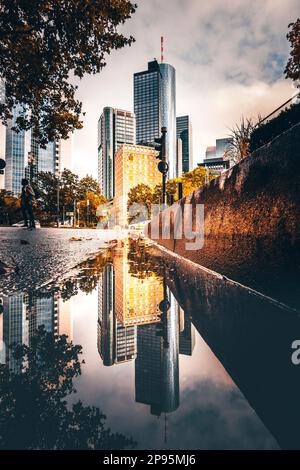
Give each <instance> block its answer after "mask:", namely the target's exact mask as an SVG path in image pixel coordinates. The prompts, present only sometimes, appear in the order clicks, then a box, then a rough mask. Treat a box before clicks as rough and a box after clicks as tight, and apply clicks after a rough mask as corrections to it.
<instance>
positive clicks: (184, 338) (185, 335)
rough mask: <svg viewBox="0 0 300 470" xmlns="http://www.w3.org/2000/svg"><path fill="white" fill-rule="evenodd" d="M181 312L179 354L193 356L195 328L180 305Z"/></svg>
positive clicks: (179, 310)
mask: <svg viewBox="0 0 300 470" xmlns="http://www.w3.org/2000/svg"><path fill="white" fill-rule="evenodd" d="M178 312H179V354H183V355H185V356H192V354H193V351H194V347H195V327H194V325H193V324H192V322H191V319H190V317H189V316H188V315H187V314H186V313H185V312H184V311H183V310H182V308H181V307H180V305H179V304H178Z"/></svg>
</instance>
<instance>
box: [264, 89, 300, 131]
mask: <svg viewBox="0 0 300 470" xmlns="http://www.w3.org/2000/svg"><path fill="white" fill-rule="evenodd" d="M297 97H298V98H300V92H298V93H296V94H295V95H294V96H292V98H290V99H289V100H287V101H286V102H285V103H283V104H282V105H281V106H279V107H278V108H276V109H275V110H274V111H272V112H271V113H270V114H268V116H266V117H264V118H263V119H261V120H260V121H258V123H257V124H256V126H255V127H257V126H260V125H261V124H262V123H263V122H265V121H266V120H267V119H269V118H270V117H271V116H273V114H275V113H277V111H279V110H280V109H281V108H283V107H284V106H286V105H287V104H288V103H290V102H291V101H292V100H293V99H295V98H297Z"/></svg>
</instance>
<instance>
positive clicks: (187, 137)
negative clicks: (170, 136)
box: [176, 116, 193, 176]
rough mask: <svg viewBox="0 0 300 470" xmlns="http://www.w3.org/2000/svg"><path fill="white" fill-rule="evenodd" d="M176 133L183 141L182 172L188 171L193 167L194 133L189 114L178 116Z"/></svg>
mask: <svg viewBox="0 0 300 470" xmlns="http://www.w3.org/2000/svg"><path fill="white" fill-rule="evenodd" d="M176 134H177V138H178V139H181V141H182V172H183V173H186V172H187V171H191V170H192V169H193V135H192V124H191V120H190V117H189V116H179V117H178V118H176ZM177 176H180V175H177Z"/></svg>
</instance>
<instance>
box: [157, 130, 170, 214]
mask: <svg viewBox="0 0 300 470" xmlns="http://www.w3.org/2000/svg"><path fill="white" fill-rule="evenodd" d="M166 134H167V128H166V127H162V128H161V137H160V138H159V139H155V142H156V144H158V151H159V156H158V157H157V158H158V159H159V160H160V162H159V163H158V171H160V173H162V204H163V206H164V207H165V205H166V204H167V192H166V182H167V173H168V170H169V165H168V162H167V145H166Z"/></svg>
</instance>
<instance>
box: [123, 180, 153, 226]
mask: <svg viewBox="0 0 300 470" xmlns="http://www.w3.org/2000/svg"><path fill="white" fill-rule="evenodd" d="M134 204H141V205H143V206H145V207H146V208H147V211H148V219H149V218H150V217H151V205H152V204H153V193H152V189H151V188H150V187H149V186H148V185H147V184H143V183H142V184H138V185H137V186H135V187H134V188H132V189H131V190H130V191H129V193H128V203H127V208H128V209H130V207H132V206H133V205H134ZM133 219H134V216H132V217H130V216H129V223H131V222H132V220H133Z"/></svg>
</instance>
